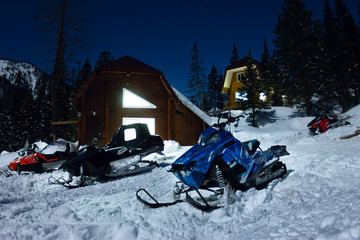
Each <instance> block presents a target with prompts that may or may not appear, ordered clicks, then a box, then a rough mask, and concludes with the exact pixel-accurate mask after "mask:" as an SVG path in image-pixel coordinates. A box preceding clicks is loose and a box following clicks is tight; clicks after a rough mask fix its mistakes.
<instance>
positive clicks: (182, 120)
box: [73, 56, 211, 146]
mask: <svg viewBox="0 0 360 240" xmlns="http://www.w3.org/2000/svg"><path fill="white" fill-rule="evenodd" d="M189 102H190V101H187V100H186V99H184V97H183V96H182V95H181V93H179V92H178V91H176V90H175V89H173V88H172V87H171V86H170V84H169V83H168V81H167V79H166V78H165V76H164V74H163V73H162V72H161V71H159V70H157V69H155V68H153V67H151V66H149V65H147V64H145V63H142V62H140V61H138V60H136V59H134V58H132V57H129V56H125V57H122V58H120V59H117V60H114V61H112V62H110V63H108V64H105V65H103V66H100V67H98V68H96V69H95V70H94V71H93V72H92V74H91V76H90V77H89V78H88V80H87V81H86V82H85V84H84V85H83V86H82V88H81V89H80V91H79V93H78V94H77V95H76V96H75V98H74V99H73V105H74V107H75V108H76V109H77V111H78V116H79V119H78V120H79V121H78V129H79V130H78V131H79V133H78V137H79V143H80V144H89V145H90V144H93V140H94V139H101V142H100V144H99V145H102V146H104V145H105V144H106V143H108V142H109V141H110V140H111V138H112V136H113V135H114V134H115V132H116V130H117V129H118V127H119V126H121V125H127V124H131V123H135V122H141V123H147V124H148V127H149V130H150V133H151V134H156V135H160V136H161V137H162V138H163V139H164V140H175V141H177V142H179V144H180V145H193V144H195V143H196V141H197V139H198V138H199V135H200V134H201V132H202V131H203V130H204V129H205V128H206V127H208V125H210V124H211V119H210V117H208V116H207V115H206V114H204V113H203V112H201V111H200V110H199V109H197V107H196V106H195V105H193V104H192V103H189Z"/></svg>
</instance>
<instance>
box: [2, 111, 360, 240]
mask: <svg viewBox="0 0 360 240" xmlns="http://www.w3.org/2000/svg"><path fill="white" fill-rule="evenodd" d="M292 113H293V110H291V109H284V108H283V109H282V110H281V109H276V117H277V118H278V119H277V120H276V121H275V122H274V123H271V124H267V125H265V126H262V127H260V128H251V127H249V126H248V125H247V124H246V123H245V122H244V121H240V123H239V126H238V127H236V128H235V127H234V134H235V135H236V136H237V137H238V138H239V139H240V140H243V141H245V140H249V139H252V138H258V139H259V140H260V141H261V147H262V148H263V149H266V148H267V147H269V146H271V145H276V144H286V145H287V148H288V151H289V153H290V156H286V157H283V158H282V160H283V162H284V163H285V164H286V165H287V168H288V170H289V172H290V174H289V176H288V177H287V178H285V179H284V180H282V181H280V182H274V183H272V184H270V185H269V186H268V188H266V189H263V190H261V191H257V190H254V189H250V190H248V191H246V192H239V191H238V192H236V193H235V199H236V202H235V203H233V204H230V205H228V206H225V207H223V208H220V209H217V210H214V211H212V212H210V213H204V212H201V211H200V210H197V209H195V208H193V207H192V206H190V205H189V204H187V203H185V202H184V203H178V204H176V205H173V206H169V207H163V208H158V209H150V208H148V207H146V206H144V205H143V204H141V203H140V202H138V201H137V200H136V196H135V192H136V190H138V189H139V188H145V189H147V190H148V191H149V192H151V193H152V194H154V195H155V196H156V197H158V198H159V200H169V199H172V188H173V186H174V184H175V183H176V181H177V179H176V178H175V176H174V175H173V174H172V173H169V172H167V166H168V165H169V164H170V163H171V162H173V161H174V159H175V158H176V157H178V156H180V155H181V154H182V153H183V152H184V151H186V150H187V149H188V148H189V146H186V147H184V146H179V145H178V144H177V143H176V142H173V141H166V142H165V151H164V153H165V156H166V157H164V156H156V157H155V156H152V157H153V159H157V160H158V161H159V162H160V163H162V164H161V166H162V167H159V168H155V169H153V170H152V171H151V172H147V173H143V174H139V175H135V176H129V177H126V178H119V179H113V180H102V181H97V182H94V183H93V184H91V185H88V186H85V187H82V188H79V189H66V188H64V187H62V186H56V185H49V184H48V182H47V179H48V177H49V176H51V174H48V173H46V174H39V175H15V176H13V177H10V178H6V177H0V186H1V187H0V219H1V221H0V228H1V233H0V239H175V240H176V239H179V240H180V239H181V240H182V239H219V238H221V239H224V240H225V239H318V240H321V239H327V240H328V239H360V218H359V212H360V205H359V204H358V202H359V199H360V158H359V154H358V151H359V142H360V136H357V137H354V138H350V139H347V140H340V139H339V137H340V136H342V135H344V134H346V133H347V132H353V131H355V129H356V126H360V121H359V119H360V118H359V116H360V106H357V107H355V108H353V109H351V110H350V111H349V112H348V113H347V115H350V116H351V117H352V118H351V119H350V122H351V123H352V125H347V126H342V127H339V128H336V129H333V130H330V131H328V132H326V133H324V134H321V135H319V136H315V137H310V136H308V134H307V128H306V125H307V123H308V122H309V121H310V120H311V118H307V117H302V118H293V117H290V115H292ZM8 154H11V153H8ZM8 154H2V155H1V156H0V159H1V160H0V162H3V157H4V156H6V155H8ZM52 175H54V176H61V175H64V173H63V172H54V173H52Z"/></svg>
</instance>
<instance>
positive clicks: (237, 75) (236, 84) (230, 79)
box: [222, 57, 261, 109]
mask: <svg viewBox="0 0 360 240" xmlns="http://www.w3.org/2000/svg"><path fill="white" fill-rule="evenodd" d="M252 61H253V67H254V68H255V70H256V72H257V75H258V78H259V79H260V78H261V71H260V68H261V63H260V62H258V61H255V60H252ZM248 63H249V57H244V58H242V59H240V60H239V61H237V62H235V63H234V64H232V65H230V66H228V67H227V68H226V70H225V77H224V83H223V88H222V94H225V95H227V96H228V98H227V100H226V101H225V102H224V109H237V108H238V103H237V99H239V98H240V97H241V96H240V92H239V90H240V89H241V88H243V86H244V83H243V80H244V79H245V78H246V75H245V73H246V68H247V65H248Z"/></svg>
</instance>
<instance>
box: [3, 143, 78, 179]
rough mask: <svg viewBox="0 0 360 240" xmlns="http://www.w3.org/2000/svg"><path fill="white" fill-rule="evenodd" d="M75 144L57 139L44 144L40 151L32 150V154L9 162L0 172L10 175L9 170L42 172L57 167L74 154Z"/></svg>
mask: <svg viewBox="0 0 360 240" xmlns="http://www.w3.org/2000/svg"><path fill="white" fill-rule="evenodd" d="M74 145H75V144H73V143H70V142H67V141H65V140H63V139H58V140H57V141H55V142H52V143H50V144H48V145H46V146H45V147H44V148H43V149H42V150H41V151H40V152H36V150H34V151H33V153H32V154H28V155H26V156H22V157H19V158H17V159H15V160H14V161H12V162H10V163H9V165H8V169H3V170H2V173H3V174H4V175H6V176H10V175H12V174H11V171H17V172H18V173H20V172H32V173H43V172H51V171H53V170H55V169H57V168H58V167H59V166H60V165H61V164H62V163H63V162H65V161H66V160H68V159H70V158H72V157H74V156H76V154H77V152H76V150H77V147H76V146H74Z"/></svg>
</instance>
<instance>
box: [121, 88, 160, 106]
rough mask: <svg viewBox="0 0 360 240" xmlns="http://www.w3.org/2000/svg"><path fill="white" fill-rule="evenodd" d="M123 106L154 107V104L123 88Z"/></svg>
mask: <svg viewBox="0 0 360 240" xmlns="http://www.w3.org/2000/svg"><path fill="white" fill-rule="evenodd" d="M122 104H123V108H156V106H155V105H154V104H152V103H151V102H149V101H147V100H145V99H143V98H142V97H140V96H138V95H136V94H135V93H133V92H131V91H129V90H128V89H126V88H123V101H122Z"/></svg>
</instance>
